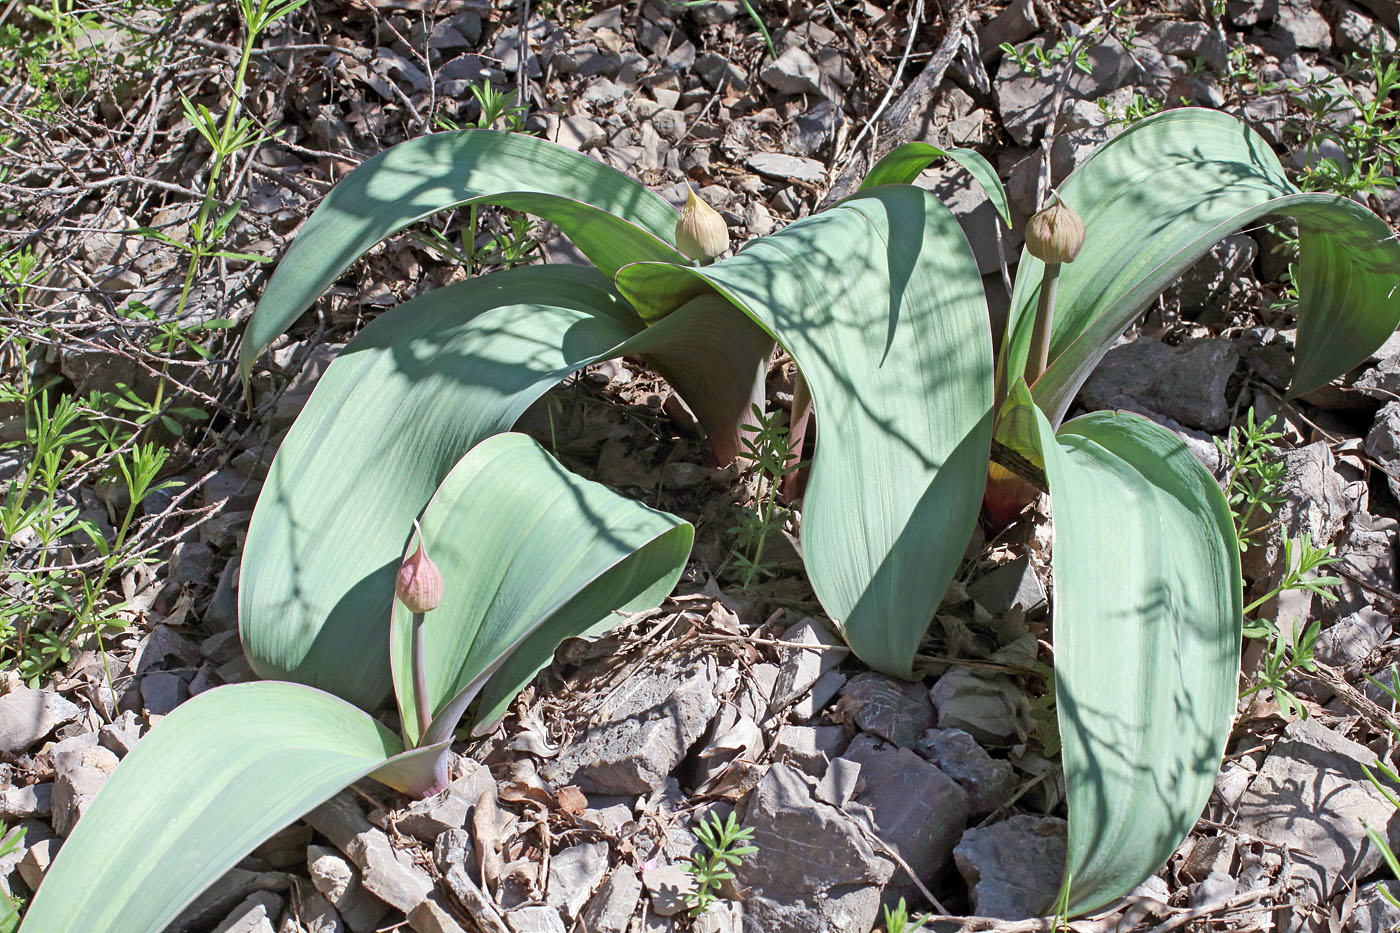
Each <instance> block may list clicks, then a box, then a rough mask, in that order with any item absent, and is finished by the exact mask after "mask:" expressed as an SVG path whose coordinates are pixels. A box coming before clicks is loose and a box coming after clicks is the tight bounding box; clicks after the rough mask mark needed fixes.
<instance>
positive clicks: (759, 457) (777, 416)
mask: <svg viewBox="0 0 1400 933" xmlns="http://www.w3.org/2000/svg"><path fill="white" fill-rule="evenodd" d="M751 410H752V412H753V417H754V420H753V422H752V423H749V424H745V425H744V429H745V430H746V431H747V432H748V433H747V434H746V435H745V436H744V438H743V445H744V450H745V451H746V454H747V456H748V459H749V461H750V463H751V464H752V466H753V469H754V472H755V473H756V474H757V477H758V488H757V491H756V492H755V493H754V501H753V503H752V505H746V506H744V507H743V508H741V509H740V511H739V521H738V524H736V525H734V526H733V527H731V528H730V529H729V533H730V534H732V535H734V536H735V540H736V544H737V547H736V548H735V549H734V550H733V551H732V552H731V556H732V557H733V559H734V562H735V564H736V565H737V567H738V568H739V586H740V587H741V588H743V589H744V590H746V591H747V590H748V589H749V588H750V587H752V586H753V585H754V583H756V582H757V581H758V580H760V579H761V578H763V577H769V576H772V575H773V572H774V571H773V567H772V564H771V563H768V562H765V561H764V559H763V549H764V546H765V545H766V544H767V542H768V539H769V537H771V536H772V535H774V534H777V533H779V532H780V530H781V529H782V527H783V523H784V522H785V521H787V518H788V512H787V509H784V508H783V507H782V506H780V505H779V504H778V489H779V488H780V487H781V486H782V483H783V479H784V478H786V477H787V476H789V475H790V474H792V473H795V472H796V471H797V470H798V469H799V468H800V467H801V464H799V463H795V462H792V435H791V432H790V431H789V429H788V426H787V421H786V416H785V414H784V413H783V412H777V411H775V412H773V413H772V414H771V415H765V414H764V413H763V409H761V408H759V407H758V406H757V405H754V406H752V409H751Z"/></svg>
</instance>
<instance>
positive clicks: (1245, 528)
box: [1215, 408, 1287, 553]
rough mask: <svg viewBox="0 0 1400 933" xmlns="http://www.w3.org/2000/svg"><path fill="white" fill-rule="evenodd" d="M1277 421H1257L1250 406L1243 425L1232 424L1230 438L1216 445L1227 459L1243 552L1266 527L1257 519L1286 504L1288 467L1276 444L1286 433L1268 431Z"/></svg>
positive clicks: (1229, 491) (1232, 506) (1228, 485)
mask: <svg viewBox="0 0 1400 933" xmlns="http://www.w3.org/2000/svg"><path fill="white" fill-rule="evenodd" d="M1276 420H1277V419H1276V417H1275V416H1274V415H1270V416H1269V417H1268V418H1266V419H1265V420H1264V422H1263V423H1262V424H1255V422H1254V409H1253V408H1250V409H1249V412H1248V413H1247V414H1246V416H1245V423H1244V424H1243V425H1238V424H1237V425H1231V427H1230V433H1229V435H1228V437H1226V438H1225V439H1221V438H1218V437H1217V438H1216V439H1215V447H1216V449H1217V450H1219V451H1220V456H1221V458H1222V459H1223V460H1224V461H1225V473H1226V476H1227V481H1226V488H1227V496H1228V498H1229V503H1230V510H1231V511H1232V512H1234V515H1235V528H1236V529H1238V531H1237V535H1238V537H1239V544H1240V551H1241V553H1243V552H1244V551H1247V550H1248V549H1249V548H1250V546H1251V545H1253V544H1256V543H1257V541H1256V538H1257V537H1258V536H1259V535H1260V534H1261V533H1262V532H1263V530H1264V527H1263V526H1259V527H1256V526H1255V525H1254V521H1255V520H1256V519H1257V518H1260V517H1262V515H1272V514H1273V511H1274V509H1276V508H1277V507H1278V506H1279V505H1281V504H1282V503H1283V499H1284V497H1283V492H1282V490H1283V477H1284V471H1285V470H1286V469H1287V467H1286V465H1285V464H1284V463H1283V462H1282V461H1281V460H1279V459H1278V457H1277V450H1276V448H1275V447H1274V444H1275V443H1276V442H1277V441H1278V440H1279V439H1280V438H1282V437H1283V434H1282V432H1279V431H1271V430H1269V429H1270V428H1272V427H1273V425H1274V422H1275V421H1276ZM1261 513H1262V515H1261Z"/></svg>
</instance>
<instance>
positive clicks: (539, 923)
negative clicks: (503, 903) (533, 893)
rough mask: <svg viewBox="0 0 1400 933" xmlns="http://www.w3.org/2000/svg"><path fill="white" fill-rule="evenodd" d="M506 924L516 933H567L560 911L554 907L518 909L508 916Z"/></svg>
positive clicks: (536, 906)
mask: <svg viewBox="0 0 1400 933" xmlns="http://www.w3.org/2000/svg"><path fill="white" fill-rule="evenodd" d="M506 923H507V924H509V925H510V928H511V930H513V931H514V933H567V931H566V929H565V927H564V921H563V920H560V919H559V911H557V910H555V909H554V908H553V907H542V906H539V905H533V906H529V907H517V908H515V909H514V910H512V911H511V912H510V913H508V914H506Z"/></svg>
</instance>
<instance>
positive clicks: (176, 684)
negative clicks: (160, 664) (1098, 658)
mask: <svg viewBox="0 0 1400 933" xmlns="http://www.w3.org/2000/svg"><path fill="white" fill-rule="evenodd" d="M189 696H190V692H189V689H188V687H187V686H186V685H185V681H184V678H182V677H181V676H180V675H179V674H177V673H175V672H174V671H151V672H150V673H149V674H147V675H146V676H144V677H142V678H141V704H142V706H143V707H144V708H145V710H146V714H147V715H148V716H169V715H170V714H171V713H173V712H175V707H177V706H179V705H180V704H181V703H183V702H184V701H185V700H187V699H189Z"/></svg>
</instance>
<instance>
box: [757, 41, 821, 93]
mask: <svg viewBox="0 0 1400 933" xmlns="http://www.w3.org/2000/svg"><path fill="white" fill-rule="evenodd" d="M759 78H760V79H762V81H763V83H764V84H766V85H768V86H769V87H771V88H772V89H773V90H775V91H777V92H778V93H780V94H818V95H821V96H823V97H825V96H826V93H825V92H824V91H823V89H822V83H823V82H822V71H821V67H820V66H819V65H818V64H817V62H816V60H815V59H813V58H812V56H810V55H808V54H807V53H806V52H804V51H802V49H801V48H798V47H796V46H794V47H793V48H790V49H788V50H787V51H786V52H784V53H783V54H782V55H779V56H778V58H777V60H776V61H774V62H772V63H770V64H769V65H768V67H766V68H764V69H763V71H761V72H760V73H759Z"/></svg>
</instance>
